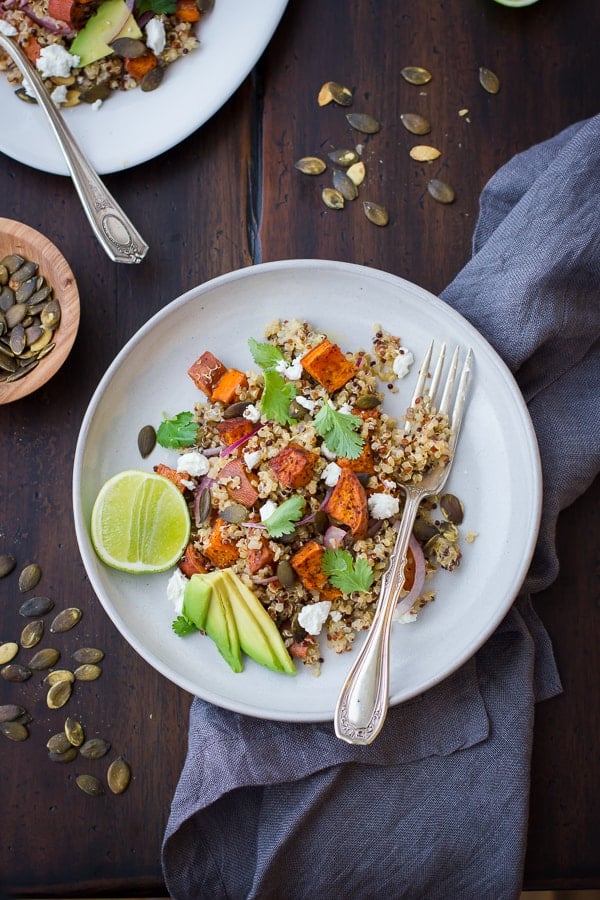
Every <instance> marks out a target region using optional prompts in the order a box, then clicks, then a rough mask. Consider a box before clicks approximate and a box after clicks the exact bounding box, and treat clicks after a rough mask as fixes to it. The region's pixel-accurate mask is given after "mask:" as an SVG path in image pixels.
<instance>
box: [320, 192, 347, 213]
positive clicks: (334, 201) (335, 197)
mask: <svg viewBox="0 0 600 900" xmlns="http://www.w3.org/2000/svg"><path fill="white" fill-rule="evenodd" d="M321 198H322V200H323V203H324V204H325V206H328V207H329V209H343V208H344V197H343V196H342V194H340V192H339V191H337V190H336V189H335V188H331V187H325V188H323V190H322V191H321Z"/></svg>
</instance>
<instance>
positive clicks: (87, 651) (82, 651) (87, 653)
mask: <svg viewBox="0 0 600 900" xmlns="http://www.w3.org/2000/svg"><path fill="white" fill-rule="evenodd" d="M73 659H74V660H75V662H78V663H99V662H101V661H102V660H103V659H104V651H103V650H97V649H96V647H80V648H79V650H76V651H75V653H74V654H73Z"/></svg>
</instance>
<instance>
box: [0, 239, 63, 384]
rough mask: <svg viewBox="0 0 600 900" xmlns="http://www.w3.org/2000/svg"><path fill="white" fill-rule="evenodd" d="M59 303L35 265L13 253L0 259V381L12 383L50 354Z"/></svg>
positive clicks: (59, 310) (59, 313)
mask: <svg viewBox="0 0 600 900" xmlns="http://www.w3.org/2000/svg"><path fill="white" fill-rule="evenodd" d="M60 319H61V308H60V301H59V300H58V298H57V297H56V296H55V294H54V290H53V288H52V286H51V285H50V284H48V282H47V281H46V279H45V278H44V276H43V275H41V274H40V273H39V267H38V264H37V263H36V262H33V261H31V260H28V259H25V258H24V257H23V256H20V255H19V254H17V253H10V254H8V255H7V256H5V257H4V258H3V259H2V260H0V381H6V382H12V381H17V380H18V379H20V378H23V377H24V376H25V375H27V374H28V373H29V372H31V371H32V370H33V369H35V368H36V366H37V365H38V363H39V362H40V360H42V359H43V358H44V357H45V356H47V355H48V354H49V353H51V352H52V350H53V349H54V347H55V346H56V344H55V340H54V338H55V334H56V330H57V329H58V327H59V325H60Z"/></svg>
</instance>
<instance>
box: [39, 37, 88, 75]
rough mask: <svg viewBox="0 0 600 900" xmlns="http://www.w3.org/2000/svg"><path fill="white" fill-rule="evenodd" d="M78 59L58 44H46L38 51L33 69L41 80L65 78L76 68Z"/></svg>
mask: <svg viewBox="0 0 600 900" xmlns="http://www.w3.org/2000/svg"><path fill="white" fill-rule="evenodd" d="M79 59H80V57H79V56H75V55H74V54H73V53H69V51H68V50H65V48H64V47H61V45H60V44H48V46H47V47H42V49H41V50H40V55H39V56H38V58H37V59H36V61H35V67H36V69H37V70H38V72H39V73H40V75H41V76H42V78H67V77H68V76H69V74H70V72H71V69H76V68H77V67H78V65H79Z"/></svg>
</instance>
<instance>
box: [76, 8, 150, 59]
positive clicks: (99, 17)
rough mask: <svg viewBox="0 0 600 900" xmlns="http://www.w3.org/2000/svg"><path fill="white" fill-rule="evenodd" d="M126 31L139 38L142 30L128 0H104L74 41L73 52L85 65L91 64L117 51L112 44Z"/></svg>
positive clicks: (126, 33) (128, 35) (127, 33)
mask: <svg viewBox="0 0 600 900" xmlns="http://www.w3.org/2000/svg"><path fill="white" fill-rule="evenodd" d="M122 35H126V36H127V37H132V38H138V39H139V38H141V37H142V32H141V31H140V29H139V27H138V25H137V23H136V22H135V19H134V18H133V16H132V15H131V11H130V9H129V7H128V6H127V4H126V3H125V0H104V3H101V4H100V6H99V7H98V9H97V11H96V12H95V13H94V15H93V16H92V17H91V18H90V19H88V21H87V22H86V24H85V25H84V27H83V28H82V29H81V31H80V32H79V34H78V35H77V37H76V38H75V40H74V41H73V43H72V44H71V48H70V52H71V53H72V54H73V55H74V56H78V57H79V65H80V66H81V67H83V66H88V65H89V64H90V63H93V62H96V60H98V59H102V58H103V57H105V56H109V55H110V54H111V53H112V52H113V51H112V50H111V48H110V47H109V46H108V45H109V44H110V43H111V41H114V40H115V38H116V37H120V36H122Z"/></svg>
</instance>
